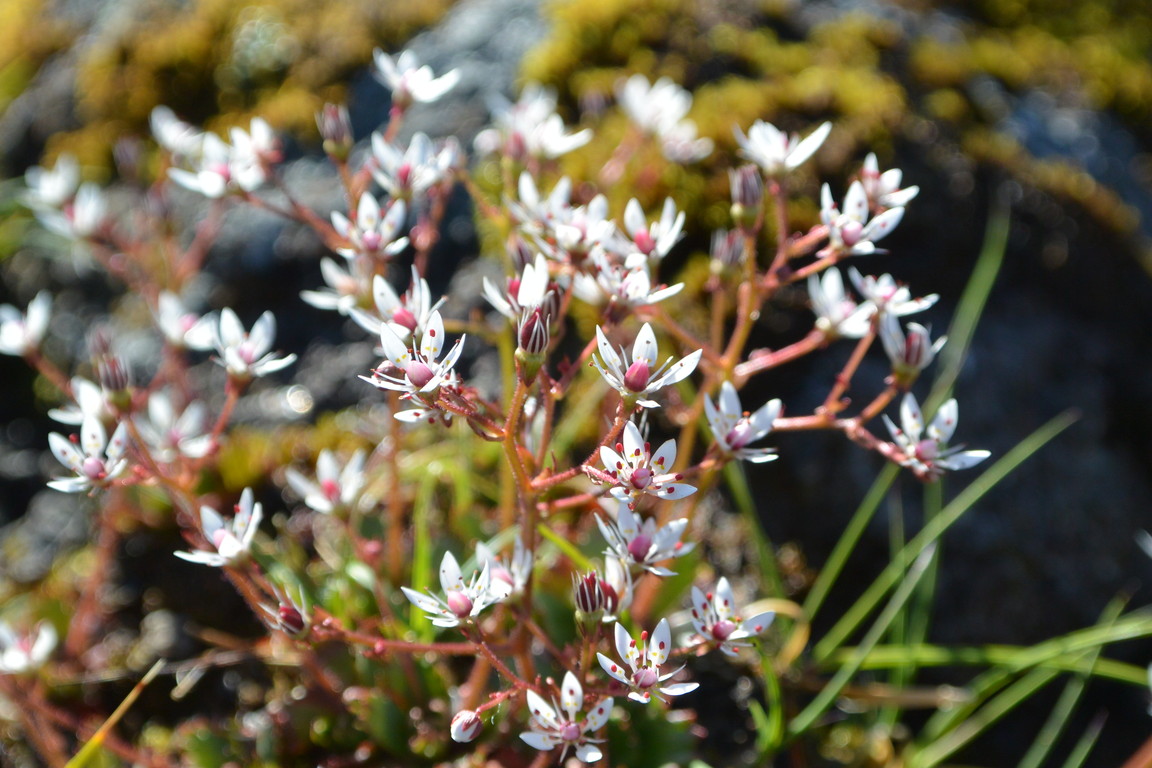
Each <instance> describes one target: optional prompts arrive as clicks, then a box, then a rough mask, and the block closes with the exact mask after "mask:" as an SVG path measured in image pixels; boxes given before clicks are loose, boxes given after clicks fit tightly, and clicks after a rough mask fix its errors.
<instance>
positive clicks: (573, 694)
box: [520, 672, 613, 763]
mask: <svg viewBox="0 0 1152 768" xmlns="http://www.w3.org/2000/svg"><path fill="white" fill-rule="evenodd" d="M527 697H528V711H529V712H530V713H531V715H532V719H531V723H530V725H531V728H532V730H530V731H528V732H527V733H522V734H520V738H521V739H523V740H524V742H525V743H527V744H528V745H529V746H531V747H534V748H535V749H539V750H540V751H542V752H548V751H550V750H553V749H555V748H556V747H560V746H562V747H563V748H564V749H563V750H562V751H561V753H560V761H561V762H563V761H564V756H565V755H567V754H568V750H569V749H573V748H575V750H576V757H578V758H579V759H581V760H583V761H584V762H586V763H595V762H596V761H598V760H600V758H602V757H603V756H604V755H603V753H602V752H601V751H600V748H599V747H597V746H596V745H597V744H601V743H603V742H604V739H594V738H592V736H591V734H593V733H595V732H596V731H598V730H600V729H601V728H603V727H604V725H605V724H606V723H607V722H608V718H609V717H610V716H611V715H612V704H613V702H612V699H611V698H609V697H605V698H603V699H600V701H598V702H596V705H595V706H594V707H592V709H591V710H589V712H588V714H587V715H586V716H585V717H584V719H583V720H580V718H579V715H580V710H581V709H582V708H583V706H584V688H583V687H582V686H581V685H580V681H579V680H577V679H576V676H575V675H574V674H572V673H571V672H566V673H564V682H563V685H561V687H560V705H559V706H554V704H549V703H548V702H547V701H545V700H544V697H543V696H541V695H540V694H538V693H536V692H535V691H533V690H532V689H531V688H529V689H528V692H527Z"/></svg>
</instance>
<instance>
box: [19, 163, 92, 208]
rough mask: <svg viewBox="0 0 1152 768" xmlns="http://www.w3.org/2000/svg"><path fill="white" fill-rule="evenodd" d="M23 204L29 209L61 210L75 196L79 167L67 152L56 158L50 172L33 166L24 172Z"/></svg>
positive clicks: (78, 180)
mask: <svg viewBox="0 0 1152 768" xmlns="http://www.w3.org/2000/svg"><path fill="white" fill-rule="evenodd" d="M24 183H25V184H27V185H28V190H27V191H26V192H25V193H24V204H25V205H27V206H28V207H29V208H40V209H44V208H61V207H63V206H64V204H65V203H67V202H68V201H69V200H71V199H72V196H73V195H74V194H76V187H77V186H78V185H79V184H80V166H79V165H77V163H76V158H75V157H73V156H72V155H70V154H68V153H67V152H65V153H63V154H61V155H60V156H59V157H57V158H56V165H54V166H53V167H52V170H47V169H46V168H41V167H40V166H38V165H37V166H33V167H31V168H29V169H28V170H27V171H25V172H24Z"/></svg>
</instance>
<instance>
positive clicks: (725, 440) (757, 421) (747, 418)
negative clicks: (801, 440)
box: [704, 381, 782, 464]
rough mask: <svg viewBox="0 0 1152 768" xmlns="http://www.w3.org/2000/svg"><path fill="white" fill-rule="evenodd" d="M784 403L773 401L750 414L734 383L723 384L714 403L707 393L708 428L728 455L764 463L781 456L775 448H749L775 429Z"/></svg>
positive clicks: (706, 414) (755, 462) (705, 408)
mask: <svg viewBox="0 0 1152 768" xmlns="http://www.w3.org/2000/svg"><path fill="white" fill-rule="evenodd" d="M781 407H782V404H781V402H780V401H779V400H769V401H768V402H767V403H765V404H764V405H762V406H760V408H758V409H757V410H756V412H755V413H748V411H745V410H743V408H742V407H741V405H740V396H739V395H738V394H736V387H734V386H733V385H732V382H729V381H725V382H724V383H723V384H721V385H720V396H719V397H718V398H717V402H716V403H713V402H712V398H710V397H708V396H707V395H705V396H704V414H705V416H707V417H708V427H709V429H711V430H712V435H713V436H714V437H715V438H716V445H717V446H719V448H720V450H722V451H723V452H724V453H725V454H727V455H729V456H732V457H734V458H737V459H744V460H745V461H750V462H752V463H753V464H761V463H763V462H766V461H772V460H773V459H775V458H777V456H776V449H775V448H748V447H747V446H748V444H749V443H754V442H756V441H757V440H759V439H760V438H762V437H764V436H765V435H767V434H768V433H769V432H771V431H772V424H773V423H774V422H775V421H776V417H777V416H779V415H780V409H781Z"/></svg>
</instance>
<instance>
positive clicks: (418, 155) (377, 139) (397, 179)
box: [372, 132, 459, 199]
mask: <svg viewBox="0 0 1152 768" xmlns="http://www.w3.org/2000/svg"><path fill="white" fill-rule="evenodd" d="M458 153H459V147H457V146H456V144H455V143H454V140H451V141H447V142H445V143H444V145H443V147H442V148H441V149H440V150H439V151H437V150H436V148H435V147H433V145H432V140H431V139H429V138H428V136H426V135H425V134H423V133H417V134H415V135H414V136H413V137H412V140H411V141H410V142H409V143H408V148H407V149H406V150H403V151H401V150H400V148H399V147H396V146H394V145H393V144H391V143H389V142H387V141H385V140H384V137H383V136H382V135H381V134H380V133H379V132H377V133H373V134H372V157H373V158H374V159H375V164H374V165H373V166H372V178H374V179H376V183H377V184H379V185H380V186H382V187H384V189H385V190H387V192H388V194H389V195H390V196H391V197H393V198H395V199H404V198H408V197H411V196H412V195H413V194H416V195H422V194H424V193H425V192H426V191H428V189H430V188H431V187H433V186H435V185H436V184H439V183H440V182H441V181H442V180H443V179H444V178H445V177H446V176H447V175H448V173H449V172H450V171H451V169H452V166H453V165H454V164H455V162H456V158H457V155H458Z"/></svg>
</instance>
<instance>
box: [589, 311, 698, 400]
mask: <svg viewBox="0 0 1152 768" xmlns="http://www.w3.org/2000/svg"><path fill="white" fill-rule="evenodd" d="M596 344H597V347H598V348H599V350H600V357H599V358H597V357H595V356H593V357H592V364H593V365H594V366H595V367H596V370H598V371H600V375H601V376H603V377H604V380H605V381H607V382H608V384H609V386H611V387H612V388H613V389H615V390H616V391H617V392H619V393H620V394H621V395H622V396H623V397H624V398H625V400H626V401H627V400H632V401H634V402H635V403H636V404H637V405H640V406H642V407H644V408H656V407H659V403H657V402H656V401H655V400H651V399H649V398H648V395H650V394H651V393H653V392H655V391H656V390H658V389H661V388H662V387H666V386H668V385H670V384H675V383H676V382H678V381H680V380H682V379H684V378H686V377H687V376H689V375H690V374H691V373H692V371H694V370H696V365H697V363H699V362H700V356H701V355H702V354H703V350H699V349H698V350H696V351H695V352H693V353H692V354H690V355H686V356H685V357H682V358H680V359H679V360H677V361H676V362H672V358H668V359H667V360H665V361H664V363H663V364H662V365H660V366H659V367H658V368H656V369H655V370H653V366H655V365H656V360H657V359H658V355H659V350H658V349H657V347H656V334H655V333H654V332H653V331H652V326H651V325H649V324H648V323H644V327H643V328H641V329H640V333H639V334H637V335H636V342H635V344H633V346H632V355H631V361H630V362H629V363H628V365H627V366H625V365H624V358H623V357H622V355H623V354H624V348H623V347H621V348H620V354H617V353H616V350H614V349H612V345H611V344H610V343H609V342H608V337H607V336H605V335H604V332H603V331H602V330H600V326H596Z"/></svg>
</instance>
